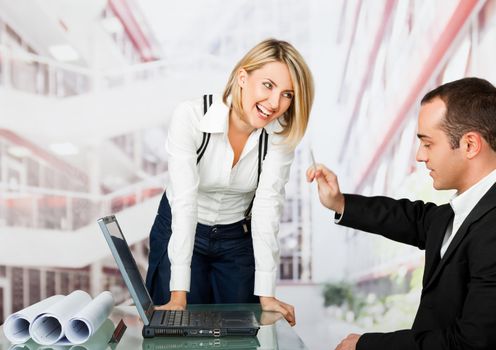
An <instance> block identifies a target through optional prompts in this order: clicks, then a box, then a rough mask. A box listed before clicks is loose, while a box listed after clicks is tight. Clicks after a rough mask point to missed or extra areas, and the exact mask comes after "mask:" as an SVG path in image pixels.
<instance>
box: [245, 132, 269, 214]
mask: <svg viewBox="0 0 496 350" xmlns="http://www.w3.org/2000/svg"><path fill="white" fill-rule="evenodd" d="M268 142H269V134H267V131H265V129H262V132H261V133H260V138H259V139H258V174H257V188H258V182H259V181H260V174H261V173H262V162H263V161H264V159H265V156H266V155H267V146H268ZM254 201H255V195H253V198H252V199H251V202H250V205H249V206H248V208H247V209H246V211H245V218H246V219H247V220H249V219H251V208H252V207H253V202H254Z"/></svg>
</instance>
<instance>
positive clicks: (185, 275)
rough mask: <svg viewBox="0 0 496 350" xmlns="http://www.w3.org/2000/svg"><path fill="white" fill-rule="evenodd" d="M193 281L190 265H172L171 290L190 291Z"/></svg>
mask: <svg viewBox="0 0 496 350" xmlns="http://www.w3.org/2000/svg"><path fill="white" fill-rule="evenodd" d="M190 283H191V268H190V267H189V266H186V265H183V266H171V279H170V284H169V287H170V290H171V291H173V290H185V291H187V292H189V287H190Z"/></svg>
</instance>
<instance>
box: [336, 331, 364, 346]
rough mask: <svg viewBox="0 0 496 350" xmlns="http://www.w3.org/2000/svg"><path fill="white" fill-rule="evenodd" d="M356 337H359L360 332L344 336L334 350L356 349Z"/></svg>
mask: <svg viewBox="0 0 496 350" xmlns="http://www.w3.org/2000/svg"><path fill="white" fill-rule="evenodd" d="M358 339H360V334H348V336H347V337H346V338H344V339H343V340H341V343H339V344H338V346H337V347H336V350H356V345H357V343H358Z"/></svg>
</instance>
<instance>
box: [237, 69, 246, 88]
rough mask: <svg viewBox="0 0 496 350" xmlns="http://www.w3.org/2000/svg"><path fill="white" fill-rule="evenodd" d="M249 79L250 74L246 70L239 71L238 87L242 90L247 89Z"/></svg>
mask: <svg viewBox="0 0 496 350" xmlns="http://www.w3.org/2000/svg"><path fill="white" fill-rule="evenodd" d="M247 78H248V72H247V71H246V70H244V69H243V68H241V69H240V70H239V71H238V85H239V86H240V87H241V88H244V87H245V85H246V79H247Z"/></svg>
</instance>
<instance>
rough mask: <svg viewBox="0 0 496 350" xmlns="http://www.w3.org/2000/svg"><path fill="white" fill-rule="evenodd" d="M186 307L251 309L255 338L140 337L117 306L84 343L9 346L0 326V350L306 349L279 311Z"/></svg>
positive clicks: (131, 317)
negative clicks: (114, 339)
mask: <svg viewBox="0 0 496 350" xmlns="http://www.w3.org/2000/svg"><path fill="white" fill-rule="evenodd" d="M188 309H189V310H212V311H219V310H247V311H253V312H254V313H255V316H256V317H257V320H258V322H259V324H260V330H259V331H258V334H257V336H256V337H222V338H203V337H160V338H153V339H143V337H142V336H141V329H142V327H143V323H142V321H141V319H140V318H139V316H138V312H137V311H136V308H135V307H134V306H117V307H115V308H114V310H113V311H112V314H111V315H110V318H109V320H107V321H106V322H105V323H104V324H103V326H102V327H100V330H99V331H98V332H97V333H96V334H95V335H94V336H93V337H92V338H91V339H90V340H89V341H88V342H87V343H85V344H82V345H72V346H67V345H66V346H61V345H53V346H46V345H38V344H36V343H34V342H33V341H32V340H30V341H28V342H26V343H24V344H18V345H12V344H10V342H9V341H8V340H7V339H6V338H5V335H4V334H3V327H0V350H49V349H53V350H106V349H109V350H168V349H233V350H234V349H244V350H256V349H263V350H307V348H306V346H305V344H303V342H302V340H301V339H300V337H298V335H297V334H296V333H295V332H294V330H293V329H292V328H291V326H290V325H289V324H288V323H287V322H286V320H285V319H284V318H283V317H282V315H281V314H279V313H276V312H265V311H264V312H262V311H261V309H260V305H258V304H222V305H220V304H218V305H189V306H188ZM121 319H122V320H123V321H124V323H125V324H126V326H127V329H126V330H125V332H124V334H123V335H122V338H121V339H120V341H119V343H117V344H115V343H111V344H108V340H109V339H110V337H111V335H112V332H113V331H114V329H115V326H116V325H117V324H118V323H119V321H120V320H121Z"/></svg>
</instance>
